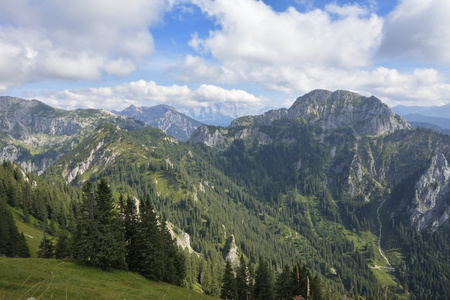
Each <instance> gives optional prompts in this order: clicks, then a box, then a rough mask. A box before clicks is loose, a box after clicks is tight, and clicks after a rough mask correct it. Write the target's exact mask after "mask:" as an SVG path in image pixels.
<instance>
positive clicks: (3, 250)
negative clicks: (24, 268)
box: [0, 194, 30, 257]
mask: <svg viewBox="0 0 450 300" xmlns="http://www.w3.org/2000/svg"><path fill="white" fill-rule="evenodd" d="M0 254H3V255H6V256H9V257H16V256H18V257H29V256H30V250H29V249H28V246H27V243H26V241H25V237H24V235H23V233H19V231H18V229H17V226H16V223H15V221H14V219H13V216H12V214H11V212H10V211H9V209H8V207H7V205H6V200H5V197H4V195H3V194H0Z"/></svg>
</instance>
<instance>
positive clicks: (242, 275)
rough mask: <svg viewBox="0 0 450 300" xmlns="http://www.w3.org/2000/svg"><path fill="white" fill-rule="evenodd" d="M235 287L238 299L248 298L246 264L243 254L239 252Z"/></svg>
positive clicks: (245, 299)
mask: <svg viewBox="0 0 450 300" xmlns="http://www.w3.org/2000/svg"><path fill="white" fill-rule="evenodd" d="M236 289H237V298H238V299H239V300H247V299H248V298H249V295H250V292H249V288H248V272H247V264H246V263H245V259H244V255H243V254H241V257H240V259H239V268H238V269H237V272H236Z"/></svg>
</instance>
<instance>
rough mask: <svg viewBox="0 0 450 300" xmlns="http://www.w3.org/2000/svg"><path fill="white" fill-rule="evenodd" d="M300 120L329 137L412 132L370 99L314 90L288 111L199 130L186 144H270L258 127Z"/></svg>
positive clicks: (218, 145) (380, 103)
mask: <svg viewBox="0 0 450 300" xmlns="http://www.w3.org/2000/svg"><path fill="white" fill-rule="evenodd" d="M299 118H301V119H303V120H304V121H306V122H307V123H308V124H310V125H313V126H318V127H320V128H322V129H323V130H324V132H326V133H329V134H331V133H332V132H333V130H335V129H339V128H350V129H352V130H353V132H354V134H355V135H356V136H363V135H368V136H377V135H382V134H387V133H391V132H394V131H396V130H401V129H412V128H411V126H410V125H409V123H408V122H407V121H405V119H403V118H402V117H400V116H398V115H396V114H394V113H393V112H392V111H391V110H390V108H389V107H388V106H387V105H385V104H383V103H382V102H381V100H379V99H377V98H375V97H373V96H372V97H364V96H361V95H359V94H357V93H353V92H348V91H335V92H330V91H325V90H315V91H312V92H310V93H308V94H306V95H304V96H302V97H299V98H297V100H296V101H295V102H294V104H293V105H292V106H291V107H290V108H289V109H288V110H286V109H279V110H271V111H268V112H266V113H264V114H262V115H258V116H245V117H241V118H238V119H236V120H234V121H233V122H232V123H231V125H230V126H229V127H228V128H221V127H211V126H209V127H205V126H201V127H199V128H197V130H196V131H195V132H194V133H193V134H192V136H191V138H190V139H189V142H190V143H204V144H206V145H208V146H210V147H216V148H221V149H223V148H226V147H227V146H228V145H230V143H231V142H232V141H233V140H235V139H246V140H247V141H251V142H255V140H256V141H257V143H258V144H268V143H271V142H272V141H271V140H270V138H269V137H268V135H267V134H264V133H262V131H261V130H259V129H258V127H263V126H270V125H272V124H273V122H274V121H277V120H282V119H287V120H289V119H290V120H293V119H299ZM286 142H289V141H288V140H286Z"/></svg>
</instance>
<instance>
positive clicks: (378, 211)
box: [376, 198, 395, 272]
mask: <svg viewBox="0 0 450 300" xmlns="http://www.w3.org/2000/svg"><path fill="white" fill-rule="evenodd" d="M385 201H386V198H384V199H383V201H381V203H380V206H378V208H377V220H378V223H379V224H380V235H379V236H378V251H380V255H381V256H382V257H383V258H384V259H385V260H386V263H387V264H388V267H380V266H378V267H380V268H387V269H389V271H391V272H393V271H395V270H394V268H393V267H392V265H391V263H390V262H389V259H388V258H387V257H386V255H384V252H383V250H382V249H381V232H382V229H383V223H382V222H381V219H380V209H381V207H382V206H383V204H384V202H385ZM376 267H377V266H376Z"/></svg>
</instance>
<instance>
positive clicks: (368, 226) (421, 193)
mask: <svg viewBox="0 0 450 300" xmlns="http://www.w3.org/2000/svg"><path fill="white" fill-rule="evenodd" d="M449 159H450V136H447V135H443V134H439V133H437V132H434V131H431V130H427V129H423V128H419V129H413V128H412V127H411V126H410V124H408V122H407V121H405V120H404V119H403V118H402V117H400V116H398V115H395V114H394V113H393V112H392V111H391V110H390V109H389V108H388V107H387V106H386V105H384V104H383V103H382V102H381V101H380V100H378V99H377V98H375V97H363V96H361V95H358V94H356V93H352V92H347V91H336V92H329V91H324V90H316V91H312V92H310V93H308V94H306V95H304V96H302V97H299V98H298V99H297V100H296V101H295V103H294V104H293V105H292V106H291V107H290V108H289V109H279V110H270V111H267V112H265V113H264V114H262V115H255V116H244V117H240V118H238V119H236V120H234V121H233V122H232V124H231V125H230V126H229V127H228V128H223V127H220V126H218V127H216V126H211V125H201V126H200V127H199V128H198V129H197V130H196V131H195V132H194V133H193V135H192V137H191V138H190V139H189V142H188V143H182V142H179V141H178V140H177V139H175V138H173V137H171V136H168V135H167V134H166V133H165V132H163V131H161V130H159V129H155V128H152V127H145V128H142V129H139V130H133V131H131V130H124V129H122V127H121V126H120V125H118V124H111V123H103V124H100V125H99V126H98V127H96V128H95V129H94V130H93V131H92V132H91V133H90V134H89V135H88V136H86V137H85V138H83V139H82V140H81V141H80V142H79V143H77V144H74V145H73V147H70V148H69V149H68V150H67V151H66V152H65V154H64V155H62V156H61V157H59V159H58V160H57V161H55V162H54V163H53V164H52V165H51V166H50V167H48V168H47V169H46V170H45V172H44V173H43V174H42V177H43V178H45V179H46V181H47V182H49V183H51V182H57V179H58V178H62V179H63V180H64V181H65V182H66V183H67V184H70V185H71V186H73V187H74V188H75V189H76V190H79V189H78V187H79V186H80V185H81V184H83V183H84V182H86V181H90V182H96V181H98V180H100V178H104V179H106V180H107V181H108V183H109V185H110V188H111V190H112V193H113V195H116V196H117V197H118V195H122V194H123V195H125V196H126V195H130V196H132V197H133V198H134V199H144V198H145V197H149V198H150V199H151V201H152V203H154V207H155V210H156V211H157V212H158V213H159V214H161V216H162V217H163V218H164V220H166V221H167V222H170V224H171V227H172V234H173V236H176V237H177V238H178V240H183V241H184V246H183V247H186V248H187V249H189V250H186V251H187V252H192V255H188V256H187V258H186V259H187V266H189V268H190V271H188V273H189V274H190V275H189V276H187V277H186V282H187V283H186V284H187V285H188V286H191V287H193V288H195V287H197V288H199V289H201V290H203V291H204V292H205V293H209V294H213V295H218V294H219V293H220V280H221V277H220V276H221V274H223V269H224V265H225V260H227V259H228V260H230V261H231V262H232V264H234V265H235V266H237V265H238V264H239V262H238V261H239V256H241V255H243V257H244V259H245V260H246V261H248V262H249V263H250V262H253V263H257V262H259V261H261V259H264V260H265V261H266V262H269V264H270V265H271V268H273V269H274V270H277V271H280V270H282V269H283V266H284V265H286V264H288V265H292V264H293V263H294V262H299V263H300V265H302V264H305V265H306V266H307V267H308V268H311V272H312V274H311V277H310V278H312V276H313V275H314V276H316V275H317V276H318V278H319V279H320V280H321V281H322V282H323V283H324V286H325V288H324V295H327V296H326V297H324V298H327V299H328V298H339V297H340V296H341V294H342V287H343V289H344V293H345V294H347V296H348V297H350V298H355V299H358V298H359V296H361V297H364V298H365V299H370V298H375V297H377V296H375V295H377V293H378V291H379V284H381V285H382V286H386V289H387V297H388V298H402V299H447V298H449V297H450V286H449V285H448V279H447V278H446V276H445V274H446V272H447V270H448V269H450V221H449V218H448V215H449V214H450V210H449V207H450V203H449V199H450V175H449V174H450V167H449V164H448V160H449ZM17 174H19V173H18V172H15V173H14V171H11V174H10V176H9V177H8V178H10V179H8V180H10V181H11V180H14V179H13V178H16V177H20V174H19V175H17ZM23 185H24V184H23V183H20V185H18V186H23ZM48 186H49V187H51V186H52V185H51V184H48ZM60 187H61V188H60V189H61V190H66V189H64V186H63V185H60ZM0 188H2V186H0ZM29 189H30V190H31V187H29ZM25 191H27V190H24V192H22V193H18V192H14V190H13V189H10V190H8V192H7V193H6V195H10V194H11V195H17V197H16V198H17V199H22V198H27V197H21V196H20V195H21V194H24V195H26V193H28V192H25ZM31 194H32V195H34V194H33V193H31ZM44 195H47V196H48V197H49V199H51V197H50V195H52V192H51V191H50V192H45V193H44ZM76 197H78V196H76ZM35 200H36V202H37V203H39V197H36V199H35ZM136 201H139V200H136ZM16 202H17V204H16V205H17V206H18V209H24V208H21V203H20V200H17V201H16ZM49 203H50V202H49ZM52 207H53V206H50V205H49V206H48V211H49V212H53V211H54V210H53V209H52ZM68 209H69V210H73V211H74V212H77V211H78V210H77V207H76V205H75V204H73V205H69V206H68ZM59 211H61V212H64V211H65V210H64V209H60V210H59ZM69 216H70V212H69V213H66V214H65V215H63V216H62V217H61V216H58V217H55V219H52V220H50V221H49V224H50V223H51V222H53V223H55V224H59V226H62V227H64V226H67V222H68V221H67V220H70V217H69ZM55 227H57V226H55ZM180 245H182V243H181V242H180ZM250 266H251V267H252V268H253V265H252V264H250ZM235 268H236V267H235ZM249 270H250V269H249ZM278 273H279V272H278ZM218 286H219V288H218ZM331 295H333V296H331ZM315 299H316V298H315Z"/></svg>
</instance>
